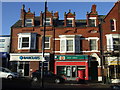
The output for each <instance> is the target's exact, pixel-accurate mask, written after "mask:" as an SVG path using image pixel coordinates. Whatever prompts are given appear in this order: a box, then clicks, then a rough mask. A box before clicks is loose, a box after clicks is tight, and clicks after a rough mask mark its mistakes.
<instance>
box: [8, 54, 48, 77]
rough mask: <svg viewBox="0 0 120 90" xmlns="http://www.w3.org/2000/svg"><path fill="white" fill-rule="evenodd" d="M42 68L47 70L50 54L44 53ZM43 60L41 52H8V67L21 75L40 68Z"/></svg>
mask: <svg viewBox="0 0 120 90" xmlns="http://www.w3.org/2000/svg"><path fill="white" fill-rule="evenodd" d="M45 57H46V58H45V59H46V61H44V69H46V70H49V61H50V54H49V53H45ZM42 61H43V58H42V53H10V69H11V70H12V71H15V72H18V73H20V74H21V75H22V76H30V75H31V73H32V72H34V71H35V70H39V69H40V67H41V66H40V65H41V62H42Z"/></svg>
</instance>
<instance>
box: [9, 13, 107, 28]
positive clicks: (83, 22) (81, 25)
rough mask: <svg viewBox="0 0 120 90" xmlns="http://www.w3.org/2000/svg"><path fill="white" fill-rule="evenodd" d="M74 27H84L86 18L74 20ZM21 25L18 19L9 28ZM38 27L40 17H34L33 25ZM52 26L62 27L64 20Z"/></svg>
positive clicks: (100, 16) (102, 16)
mask: <svg viewBox="0 0 120 90" xmlns="http://www.w3.org/2000/svg"><path fill="white" fill-rule="evenodd" d="M104 18H105V15H99V20H100V21H102V20H103V19H104ZM75 24H76V27H86V25H87V23H86V19H80V20H76V21H75ZM20 27H22V21H21V20H18V21H17V22H16V23H15V24H14V25H13V26H12V27H11V28H20ZM34 27H40V17H39V16H36V17H35V26H34ZM54 27H64V20H58V21H56V22H54Z"/></svg>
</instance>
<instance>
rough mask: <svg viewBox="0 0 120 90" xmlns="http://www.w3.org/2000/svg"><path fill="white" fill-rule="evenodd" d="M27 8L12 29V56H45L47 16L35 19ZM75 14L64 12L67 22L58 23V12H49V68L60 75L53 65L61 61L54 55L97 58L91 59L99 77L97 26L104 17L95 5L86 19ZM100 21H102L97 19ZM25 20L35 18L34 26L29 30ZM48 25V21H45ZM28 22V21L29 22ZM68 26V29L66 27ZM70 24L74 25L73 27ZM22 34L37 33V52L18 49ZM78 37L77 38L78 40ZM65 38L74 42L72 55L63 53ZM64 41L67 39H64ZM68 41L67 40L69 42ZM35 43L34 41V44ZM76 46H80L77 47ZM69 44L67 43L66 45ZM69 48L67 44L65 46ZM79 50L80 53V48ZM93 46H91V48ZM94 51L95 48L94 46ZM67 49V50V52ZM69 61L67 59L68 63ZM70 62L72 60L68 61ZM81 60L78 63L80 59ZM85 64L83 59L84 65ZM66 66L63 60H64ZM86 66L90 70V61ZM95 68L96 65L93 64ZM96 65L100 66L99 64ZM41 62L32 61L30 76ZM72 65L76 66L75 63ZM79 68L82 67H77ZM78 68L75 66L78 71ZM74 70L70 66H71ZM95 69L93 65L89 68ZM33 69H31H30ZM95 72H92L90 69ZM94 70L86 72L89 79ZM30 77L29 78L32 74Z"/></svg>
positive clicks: (59, 21) (41, 14)
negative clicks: (43, 44)
mask: <svg viewBox="0 0 120 90" xmlns="http://www.w3.org/2000/svg"><path fill="white" fill-rule="evenodd" d="M24 7H25V6H24V5H23V7H22V9H21V20H19V21H18V22H16V23H15V24H14V25H13V26H12V28H11V50H10V53H21V54H22V53H23V54H24V53H27V54H28V53H42V37H43V30H44V27H43V22H44V17H43V16H44V13H43V12H41V13H40V16H35V14H34V13H31V11H30V9H29V10H28V12H26V11H25V10H24ZM75 16H76V15H75V13H72V12H71V10H69V12H68V13H66V12H65V13H64V20H59V15H58V12H55V13H53V12H49V11H48V10H47V12H46V18H48V24H49V21H50V24H49V26H47V27H46V33H45V34H46V36H48V37H50V43H49V44H50V45H49V46H50V47H49V49H45V53H50V65H49V69H51V70H53V71H54V72H55V73H57V71H56V68H57V66H54V65H55V64H54V63H56V62H59V60H55V61H54V56H55V55H64V56H65V55H71V56H75V55H88V56H91V57H94V59H91V60H92V61H93V62H94V61H95V62H96V61H97V62H98V66H95V67H96V68H98V69H95V72H94V73H97V72H98V76H100V75H101V73H100V72H101V70H100V66H101V64H100V40H99V27H98V24H99V22H100V20H99V19H103V17H101V16H102V15H98V13H97V11H96V5H93V6H92V8H91V12H90V13H87V14H86V17H87V18H86V19H85V20H77V19H76V17H75ZM98 18H99V19H98ZM26 19H32V20H33V21H32V26H31V27H27V26H26V24H25V23H26V21H25V20H26ZM46 22H47V21H46ZM28 23H29V22H28ZM67 25H69V27H68V26H67ZM70 25H71V26H70ZM19 33H21V34H26V33H37V34H36V47H35V49H18V47H19V43H20V42H19V37H18V36H19ZM76 37H78V38H77V39H76ZM63 38H65V39H66V38H68V39H70V38H71V39H72V40H73V41H72V42H73V46H74V45H77V46H74V47H73V46H72V48H73V50H74V51H72V52H67V51H65V52H62V51H61V46H62V45H61V40H62V39H63ZM63 40H64V39H63ZM66 40H67V39H66ZM76 40H79V43H78V42H76ZM91 40H95V42H94V44H95V49H94V50H91V48H90V42H91ZM31 43H32V42H31ZM76 43H77V44H76ZM65 45H66V44H65ZM66 47H67V45H66ZM77 47H79V50H78V49H77ZM91 47H92V46H91ZM92 48H93V47H92ZM66 50H67V49H66ZM76 51H78V52H76ZM66 61H67V60H66ZM69 61H70V60H69ZM74 61H76V60H74V59H73V60H71V62H74ZM78 61H79V60H78ZM84 62H85V61H84V60H83V63H84ZM63 63H64V61H63ZM85 65H86V66H85V67H88V62H87V64H85ZM91 65H93V64H91ZM96 65H97V64H96ZM38 66H39V62H35V63H34V62H33V61H30V67H29V68H30V74H31V72H32V71H34V70H35V69H38ZM73 66H76V64H74V65H73ZM78 66H80V65H78ZM78 66H76V67H77V68H78ZM70 67H71V66H70ZM90 67H92V66H90ZM31 68H32V70H31ZM91 70H93V69H91ZM90 72H91V71H90V70H88V71H86V72H85V73H86V74H87V79H86V80H89V79H90V78H89V76H90V75H89V73H90ZM30 74H29V75H30Z"/></svg>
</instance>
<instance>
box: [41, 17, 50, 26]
mask: <svg viewBox="0 0 120 90" xmlns="http://www.w3.org/2000/svg"><path fill="white" fill-rule="evenodd" d="M50 23H51V18H46V26H50V25H51V24H50ZM43 25H44V23H43Z"/></svg>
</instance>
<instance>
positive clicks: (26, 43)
mask: <svg viewBox="0 0 120 90" xmlns="http://www.w3.org/2000/svg"><path fill="white" fill-rule="evenodd" d="M18 49H36V33H19V34H18Z"/></svg>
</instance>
